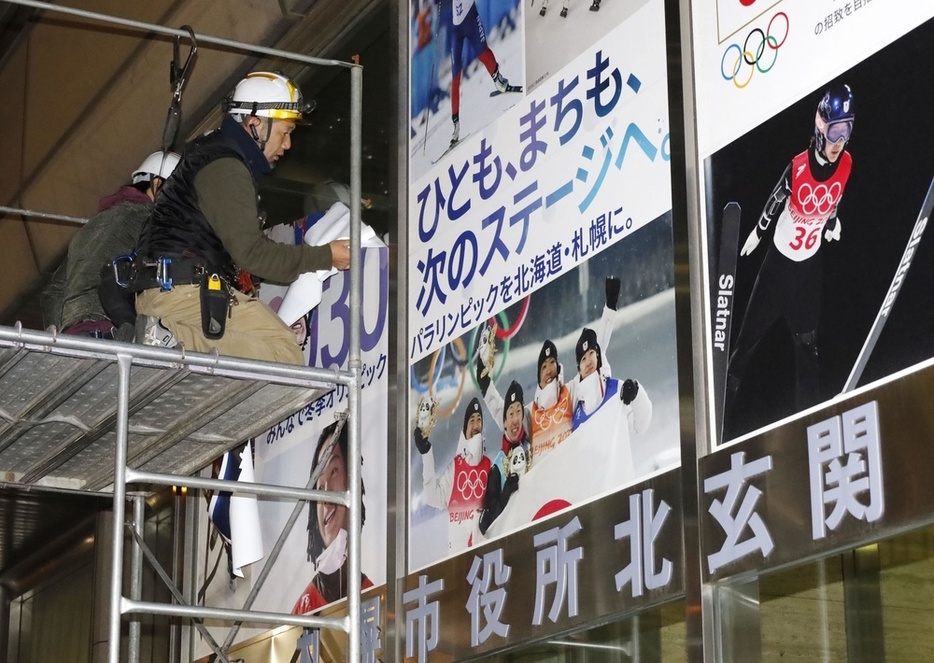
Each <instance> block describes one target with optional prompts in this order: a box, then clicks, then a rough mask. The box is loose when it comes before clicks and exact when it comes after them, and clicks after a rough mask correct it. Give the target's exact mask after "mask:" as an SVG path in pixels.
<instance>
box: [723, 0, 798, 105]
mask: <svg viewBox="0 0 934 663" xmlns="http://www.w3.org/2000/svg"><path fill="white" fill-rule="evenodd" d="M779 17H781V18H782V19H784V21H785V28H784V32H783V33H780V34H781V38H779V33H776V34H773V32H772V28H773V27H775V19H777V18H779ZM790 28H791V23H790V22H789V21H788V14H786V13H785V12H778V13H777V14H775V16H773V17H772V18H771V20H770V21H769V25H768V27H767V28H766V30H765V32H763V31H762V28H754V29H753V30H752V31H750V33H749V34H748V35H746V40H745V41H744V42H743V46H742V48H740V46H739V44H730V45H729V46H727V47H726V50H725V51H724V52H723V57H721V58H720V75H721V76H723V80H726V81H733V85H735V86H736V87H737V88H739V89H740V90H741V89H743V88H744V87H746V86H747V85H749V81H751V80H752V75H753V74H754V73H756V69H758V70H759V71H760V72H761V73H763V74H766V73H768V72H769V71H770V70H771V69H772V67H774V66H775V62H776V61H777V60H778V49H780V48H781V47H782V44H784V43H785V40H786V39H788V33H789V32H790ZM752 47H754V48H753V50H750V48H752ZM766 49H768V50H769V51H771V53H772V57H771V60H770V61H769V62H768V65H766V64H764V62H763V61H764V60H766V59H768V57H767V56H766ZM733 50H735V51H736V60H735V61H734V62H733V66H732V67H730V70H729V71H727V69H726V64H727V62H728V58H727V56H729V54H730V52H731V51H733ZM763 56H766V57H763ZM747 66H748V67H749V74H748V75H746V74H745V73H743V74H742V76H740V73H741V72H743V71H744V70H745V69H746V67H747ZM741 78H742V79H744V80H742V81H741V80H740V79H741Z"/></svg>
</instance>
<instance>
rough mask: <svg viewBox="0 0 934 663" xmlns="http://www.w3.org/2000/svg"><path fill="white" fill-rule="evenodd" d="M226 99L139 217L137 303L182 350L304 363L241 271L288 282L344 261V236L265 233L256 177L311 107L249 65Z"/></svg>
mask: <svg viewBox="0 0 934 663" xmlns="http://www.w3.org/2000/svg"><path fill="white" fill-rule="evenodd" d="M224 109H225V110H226V112H227V114H226V115H225V116H224V120H223V122H222V124H221V126H220V128H219V129H217V130H215V131H213V132H211V133H209V134H207V135H205V136H201V137H199V138H197V139H195V140H194V141H192V142H191V143H190V144H189V145H188V146H187V148H186V149H185V152H184V155H183V157H182V160H181V162H180V163H179V165H178V167H177V168H176V170H175V172H174V173H173V176H172V178H171V179H169V180H168V181H167V182H166V183H165V186H163V188H162V191H161V192H160V195H159V197H158V199H157V200H156V204H155V206H154V207H153V210H152V213H151V214H150V216H149V219H148V220H147V221H146V224H145V225H144V226H143V229H142V231H141V233H140V238H139V243H138V245H137V249H136V254H137V256H138V258H137V266H138V269H137V270H136V274H135V277H134V279H133V281H132V284H131V288H132V289H133V290H137V291H139V292H138V294H137V298H136V309H137V312H138V313H139V315H147V316H153V317H155V318H158V319H160V320H161V323H162V324H163V325H165V326H166V327H167V328H168V329H169V330H170V331H171V332H173V333H174V334H175V336H176V338H177V339H178V340H179V341H180V342H181V343H183V344H184V346H185V347H186V348H187V349H189V350H195V351H197V352H208V351H210V350H211V349H212V348H215V347H216V348H217V349H218V351H219V352H220V353H221V354H225V355H233V356H238V357H246V358H250V359H261V360H266V361H276V362H282V363H290V364H303V363H304V357H303V354H302V351H301V349H300V348H299V346H298V344H297V343H296V342H295V336H294V334H293V333H292V331H291V330H290V329H289V328H288V327H287V326H286V325H285V324H284V323H283V322H282V321H281V320H280V319H279V318H278V317H277V316H276V314H275V313H273V311H272V310H271V309H270V308H269V307H268V306H266V304H265V303H263V302H261V301H260V300H259V299H257V298H256V297H255V293H252V292H251V291H252V283H251V282H250V280H249V276H248V274H255V275H256V276H258V277H260V278H262V279H265V280H269V281H273V282H277V283H290V282H291V281H294V280H295V279H296V278H297V277H298V275H299V274H302V273H303V272H313V271H317V270H321V269H330V268H331V267H334V268H336V269H347V268H348V267H349V266H350V242H349V240H346V239H338V240H334V241H332V242H330V244H328V245H325V246H307V245H301V244H300V245H297V246H292V245H285V244H279V243H276V242H274V241H272V240H270V239H269V238H267V237H266V236H265V235H264V234H263V229H262V221H261V219H260V212H259V208H258V203H257V186H256V179H257V178H258V177H259V176H260V175H264V174H266V173H268V172H269V171H270V170H271V169H272V168H273V166H275V164H276V162H277V161H278V160H279V158H280V157H281V156H282V155H283V154H285V152H286V151H287V150H288V149H289V148H290V147H291V146H292V142H291V133H292V130H293V129H294V128H295V124H296V121H298V120H301V118H302V115H303V114H304V113H305V112H307V111H309V110H311V108H310V107H309V106H307V105H306V104H305V102H304V100H303V99H302V93H301V91H300V90H299V89H298V88H297V87H296V86H295V84H294V83H293V82H292V81H291V80H290V79H288V78H286V77H285V76H283V75H282V74H278V73H270V72H254V73H251V74H249V75H247V76H246V78H244V79H243V80H241V81H240V82H239V83H238V84H237V87H236V88H235V90H234V92H233V95H232V97H231V98H230V99H227V100H225V102H224ZM242 272H245V273H242ZM246 273H248V274H246ZM244 277H245V278H244Z"/></svg>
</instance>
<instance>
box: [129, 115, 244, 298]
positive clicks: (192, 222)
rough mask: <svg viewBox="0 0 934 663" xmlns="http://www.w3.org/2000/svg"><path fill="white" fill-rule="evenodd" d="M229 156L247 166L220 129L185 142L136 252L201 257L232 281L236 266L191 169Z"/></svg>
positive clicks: (195, 171) (197, 169)
mask: <svg viewBox="0 0 934 663" xmlns="http://www.w3.org/2000/svg"><path fill="white" fill-rule="evenodd" d="M228 157H232V158H235V159H238V160H239V161H241V162H243V163H244V167H247V168H248V165H247V162H246V159H245V157H244V155H243V152H242V151H241V150H240V149H239V146H238V145H237V144H236V142H235V141H234V140H232V139H231V138H229V137H227V136H225V135H224V134H223V133H222V132H221V131H214V132H212V133H210V134H208V135H206V136H201V137H200V138H197V139H195V140H194V141H192V142H191V143H190V144H189V145H188V147H187V148H186V150H185V155H184V158H183V159H182V160H181V161H180V162H179V164H178V166H177V167H176V168H175V171H174V172H173V173H172V175H171V177H169V178H168V179H167V180H166V181H165V183H164V184H163V186H162V188H161V189H160V190H159V195H158V196H157V197H156V201H155V204H154V205H153V208H152V212H151V213H150V214H149V218H148V219H147V220H146V223H145V224H144V225H143V229H142V231H141V232H140V236H139V243H138V245H137V247H136V253H137V255H139V256H141V257H142V258H144V259H145V260H154V259H156V258H160V257H162V256H168V257H173V258H179V257H181V258H201V259H204V261H205V263H206V266H207V267H208V269H209V270H210V271H216V272H219V273H221V274H224V275H226V276H227V278H229V279H230V280H231V281H236V277H237V273H238V269H237V267H236V265H234V262H233V259H232V258H231V257H230V254H229V253H227V250H226V249H225V248H224V245H223V244H222V243H221V240H220V238H218V236H217V234H216V233H215V232H214V230H213V229H212V228H211V224H210V223H208V220H207V218H205V216H204V213H203V212H202V211H201V208H200V207H199V206H198V195H197V193H196V192H195V175H197V174H198V172H200V171H201V169H202V168H204V167H205V166H207V165H208V164H209V163H211V162H212V161H216V160H217V159H222V158H228ZM255 186H256V183H255V178H254V188H255Z"/></svg>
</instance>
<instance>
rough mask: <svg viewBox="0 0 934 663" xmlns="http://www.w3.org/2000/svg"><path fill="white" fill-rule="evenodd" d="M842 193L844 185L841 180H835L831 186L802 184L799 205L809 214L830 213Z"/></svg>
mask: <svg viewBox="0 0 934 663" xmlns="http://www.w3.org/2000/svg"><path fill="white" fill-rule="evenodd" d="M842 194H843V187H842V186H841V185H840V183H839V182H834V183H833V184H832V185H830V187H828V186H827V185H826V184H818V185H817V186H816V187H811V185H810V184H802V185H801V187H800V188H799V189H798V205H799V206H800V207H801V211H802V212H804V213H805V214H806V215H807V216H814V215H815V214H817V215H825V214H830V211H831V210H832V209H833V206H834V205H836V204H837V201H839V200H840V196H841V195H842Z"/></svg>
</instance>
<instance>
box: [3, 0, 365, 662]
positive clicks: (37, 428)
mask: <svg viewBox="0 0 934 663" xmlns="http://www.w3.org/2000/svg"><path fill="white" fill-rule="evenodd" d="M0 2H6V3H9V4H16V5H23V6H27V7H33V8H37V9H42V10H45V11H50V12H58V13H64V14H70V15H73V16H78V17H81V18H85V19H90V20H92V21H98V22H101V23H107V24H114V25H119V26H122V27H124V28H130V29H133V30H138V31H140V32H143V33H146V34H147V36H151V35H153V34H160V35H169V36H174V37H179V38H183V39H184V38H187V37H189V36H190V35H191V33H190V32H188V31H186V30H181V29H174V28H169V27H165V26H160V25H155V24H150V23H143V22H139V21H133V20H128V19H124V18H120V17H116V16H110V15H106V14H100V13H96V12H90V11H85V10H80V9H75V8H71V7H64V6H60V5H54V4H49V3H45V2H36V1H33V0H0ZM197 38H198V41H199V42H200V43H202V44H216V45H219V46H223V47H226V48H232V49H236V50H241V51H245V52H249V53H255V54H261V55H267V56H273V57H278V58H284V59H289V60H293V61H297V62H301V63H304V64H308V65H316V66H336V67H344V68H347V69H349V71H350V77H351V99H350V104H351V141H350V191H351V201H350V202H351V204H350V206H349V207H350V249H351V255H353V256H359V255H360V254H361V239H360V228H361V214H360V210H361V206H360V195H361V191H360V189H361V181H360V170H361V143H362V100H363V70H362V67H361V66H360V65H359V64H355V63H351V62H343V61H338V60H327V59H321V58H315V57H310V56H306V55H302V54H299V53H292V52H288V51H281V50H277V49H272V48H266V47H262V46H256V45H253V44H246V43H242V42H237V41H233V40H229V39H222V38H218V37H212V36H211V35H208V34H202V33H198V34H197ZM0 211H11V212H14V213H24V214H26V215H31V216H40V217H41V216H43V215H42V213H40V212H30V211H29V210H9V209H8V208H3V209H2V210H0ZM68 220H75V221H78V222H80V220H79V219H71V218H70V217H69V218H68ZM349 274H350V314H349V329H350V332H349V334H350V338H349V355H348V356H349V359H348V367H347V369H346V370H339V371H338V370H323V369H315V368H303V367H297V366H286V365H280V364H274V363H269V362H262V361H252V360H245V359H236V358H230V357H223V356H219V355H217V354H201V353H187V352H185V351H184V350H170V349H165V348H155V347H148V346H140V345H131V344H124V343H118V342H114V341H99V340H94V339H86V338H81V337H71V336H63V335H59V334H57V333H55V332H54V331H53V332H36V331H29V330H24V329H23V328H22V327H21V326H20V325H17V326H16V327H0V415H2V419H0V467H2V468H3V469H7V470H13V477H14V481H15V482H16V483H18V484H25V485H36V486H44V485H47V486H55V487H58V488H62V487H64V488H72V489H75V490H81V491H101V490H105V491H109V490H112V492H113V516H114V523H115V527H114V528H113V532H114V535H113V539H112V541H111V542H110V545H111V563H112V566H111V568H112V576H111V579H110V582H111V585H110V595H109V619H110V622H109V640H108V658H107V660H108V662H109V663H118V661H119V656H120V644H121V641H120V624H121V618H122V617H123V616H124V615H143V614H152V615H168V616H179V617H186V618H189V619H191V620H192V621H193V622H194V624H195V625H196V628H200V620H202V619H205V618H211V619H220V620H225V621H230V622H233V623H235V624H238V623H240V622H242V621H246V620H248V621H250V622H252V623H262V624H269V625H275V626H279V625H297V626H303V627H309V628H328V629H337V630H340V631H343V632H345V633H347V636H348V649H347V654H348V660H350V661H358V660H360V640H361V615H360V609H361V601H360V592H361V582H362V581H361V568H360V567H361V562H360V536H361V526H362V522H361V520H362V517H361V516H362V514H361V500H362V484H361V464H360V456H361V449H360V447H361V439H360V438H361V429H360V416H359V414H360V372H361V366H362V362H361V349H360V316H361V289H362V271H361V266H360V264H359V261H357V260H354V261H351V266H350V271H349ZM338 385H343V386H344V387H346V389H347V394H348V418H347V421H346V424H345V425H346V426H348V463H347V465H348V468H347V472H348V485H349V489H348V490H347V491H345V492H327V491H318V490H310V489H308V488H305V489H301V488H294V487H286V486H272V485H263V484H243V483H239V482H233V481H222V480H214V479H203V478H197V477H193V476H191V475H192V473H194V472H197V471H198V470H200V469H202V468H203V467H205V466H206V465H208V464H209V463H210V462H211V461H213V460H214V459H215V458H216V457H217V456H219V455H220V454H221V453H223V452H225V451H227V450H229V449H232V448H233V447H235V446H237V445H238V444H239V443H241V442H243V441H244V440H245V439H247V438H249V437H251V436H253V435H256V434H258V433H260V432H262V431H263V430H266V429H267V428H269V427H270V426H272V425H275V424H276V423H278V422H279V421H281V420H282V419H284V418H285V417H286V416H288V415H289V414H292V413H294V412H295V411H297V410H299V409H300V408H301V407H303V406H304V405H307V404H308V403H310V402H311V401H313V400H314V399H315V398H317V397H319V396H320V395H322V394H323V393H326V392H327V391H328V390H330V389H332V388H334V387H335V386H338ZM114 396H116V399H115V401H114ZM180 403H184V406H180V405H179V404H180ZM231 413H234V414H233V415H232V414H231ZM166 419H168V420H166ZM111 454H112V461H113V462H112V466H111V465H106V466H104V467H102V463H101V459H102V458H109V457H110V456H111ZM129 486H136V487H138V488H137V490H136V491H128V487H129ZM153 486H188V487H191V488H198V489H209V490H223V491H228V492H235V493H250V494H255V495H267V496H275V497H280V498H288V499H294V500H298V501H299V502H298V504H299V506H300V505H301V504H302V503H303V502H304V501H326V502H332V503H335V504H341V505H344V506H347V507H348V519H349V522H348V576H349V577H348V591H347V599H348V604H347V615H346V616H345V617H312V616H297V615H292V614H285V613H269V612H257V611H251V610H250V607H251V606H252V600H253V599H254V598H255V595H256V593H257V592H258V589H259V586H261V584H262V581H263V580H264V579H265V577H266V574H268V569H269V568H270V567H271V565H272V561H273V560H274V558H275V556H276V555H277V554H278V547H279V544H277V547H276V549H274V550H273V552H272V554H271V555H270V557H271V558H272V559H270V560H268V561H267V564H266V567H264V569H263V572H262V573H261V574H260V577H259V578H258V579H257V583H256V585H255V586H254V592H252V593H251V596H250V598H248V599H247V604H246V605H245V606H244V609H242V610H231V609H220V608H211V607H203V606H190V605H186V604H185V601H184V597H183V596H182V594H181V592H179V591H178V590H177V589H176V588H175V587H174V585H173V584H172V582H171V579H170V578H169V576H168V574H166V573H165V572H164V570H162V569H161V568H160V567H159V565H158V564H157V563H156V562H155V557H154V556H153V555H152V554H151V552H150V551H148V549H146V547H145V545H144V544H143V543H142V537H141V535H140V533H141V530H142V518H143V509H142V502H141V500H140V499H139V495H140V494H141V493H145V491H146V490H152V487H153ZM128 499H131V500H134V509H133V513H134V518H133V523H132V526H131V530H130V534H131V537H132V539H133V540H134V541H135V542H136V544H137V546H136V548H135V549H134V552H133V557H132V558H131V562H132V564H131V578H130V581H131V582H130V585H131V586H130V596H124V595H123V581H124V577H123V567H124V564H123V561H124V536H125V530H124V526H125V525H126V523H125V518H126V515H127V514H126V504H127V500H128ZM296 508H298V507H296ZM292 522H294V518H293V519H290V523H289V524H288V525H287V528H290V527H291V523H292ZM283 538H284V537H280V543H281V540H282V539H283ZM140 553H142V554H143V555H145V556H146V557H147V559H148V560H149V562H150V563H152V564H153V565H154V567H155V569H156V572H157V574H159V575H160V577H162V579H163V581H164V582H166V584H167V585H168V586H169V588H170V591H171V592H172V594H173V596H174V598H175V603H171V604H160V603H152V602H146V601H141V600H140V599H139V596H140V592H139V573H140V566H141V559H140V557H141V555H140ZM134 622H135V626H133V624H134ZM236 632H237V627H236V626H235V627H234V628H233V629H232V630H231V634H230V636H229V637H228V639H227V642H225V643H224V645H223V646H219V645H217V643H216V642H213V639H210V640H209V642H212V643H213V644H212V646H213V647H214V648H215V653H217V654H218V657H219V659H220V660H226V649H227V648H228V647H229V646H230V645H231V644H232V641H233V638H234V637H235V634H236ZM138 646H139V628H138V620H132V619H131V628H130V638H129V650H130V654H129V655H130V660H131V661H136V660H138Z"/></svg>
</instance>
